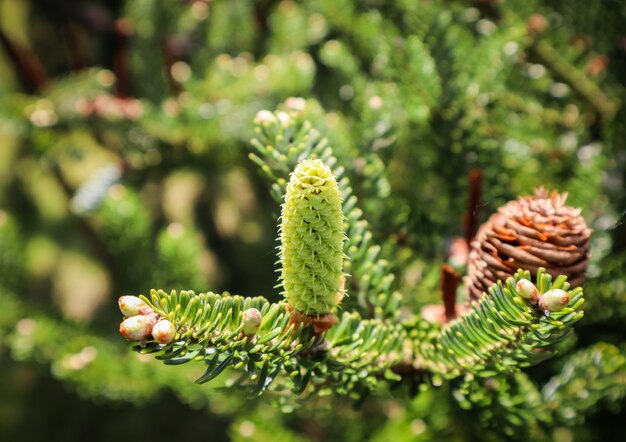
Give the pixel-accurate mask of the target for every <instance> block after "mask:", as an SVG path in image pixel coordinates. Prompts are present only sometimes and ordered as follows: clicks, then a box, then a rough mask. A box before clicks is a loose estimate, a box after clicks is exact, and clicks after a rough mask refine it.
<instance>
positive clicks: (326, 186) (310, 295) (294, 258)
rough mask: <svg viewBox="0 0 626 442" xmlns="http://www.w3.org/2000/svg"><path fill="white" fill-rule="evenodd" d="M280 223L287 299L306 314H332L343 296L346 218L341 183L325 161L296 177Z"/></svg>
mask: <svg viewBox="0 0 626 442" xmlns="http://www.w3.org/2000/svg"><path fill="white" fill-rule="evenodd" d="M281 219H282V225H281V229H280V241H281V253H280V258H281V264H282V282H283V287H284V289H285V291H284V292H283V294H284V295H285V297H286V298H287V301H288V302H289V304H290V305H291V306H292V307H293V308H294V309H295V310H297V311H300V312H302V313H304V314H307V315H317V316H319V315H324V314H328V313H333V312H334V311H335V309H336V307H337V304H339V301H340V300H341V297H342V294H343V293H342V292H343V288H342V287H341V279H342V276H343V271H342V267H343V259H344V254H343V241H344V233H343V223H344V217H343V212H342V211H341V194H340V193H339V188H338V187H337V180H336V179H335V176H334V175H333V174H332V172H331V170H330V168H329V167H328V166H326V165H325V164H324V163H323V162H322V161H321V160H317V159H314V160H312V159H309V160H305V161H302V162H301V163H300V164H298V166H297V167H296V170H295V171H294V172H292V174H291V177H290V180H289V184H287V193H286V195H285V202H284V203H283V208H282V216H281Z"/></svg>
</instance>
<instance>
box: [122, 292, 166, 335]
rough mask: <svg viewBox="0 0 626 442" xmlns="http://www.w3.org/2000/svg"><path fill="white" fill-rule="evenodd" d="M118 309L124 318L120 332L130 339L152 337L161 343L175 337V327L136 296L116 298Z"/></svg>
mask: <svg viewBox="0 0 626 442" xmlns="http://www.w3.org/2000/svg"><path fill="white" fill-rule="evenodd" d="M118 304H119V307H120V311H121V312H122V314H123V315H124V317H125V318H126V319H124V321H122V323H121V324H120V333H121V334H122V336H124V337H125V338H126V339H129V340H131V341H146V340H148V339H150V337H152V338H153V339H154V340H155V341H156V342H158V343H159V344H162V345H166V344H169V343H170V342H172V341H173V340H174V338H175V337H176V327H174V324H172V323H171V322H170V321H168V320H167V319H163V318H161V317H160V316H159V315H157V314H156V313H155V312H154V310H152V309H151V308H150V306H149V305H148V304H146V303H145V302H144V301H142V300H141V299H139V298H138V297H136V296H122V297H120V299H119V300H118Z"/></svg>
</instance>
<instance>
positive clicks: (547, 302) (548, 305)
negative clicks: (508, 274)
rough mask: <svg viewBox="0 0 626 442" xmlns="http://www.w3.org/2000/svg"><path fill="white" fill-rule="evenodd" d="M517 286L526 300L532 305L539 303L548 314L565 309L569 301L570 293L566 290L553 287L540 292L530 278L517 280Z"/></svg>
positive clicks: (519, 292)
mask: <svg viewBox="0 0 626 442" xmlns="http://www.w3.org/2000/svg"><path fill="white" fill-rule="evenodd" d="M515 288H516V289H517V293H518V294H519V295H520V296H521V297H522V298H524V299H525V300H526V302H528V303H529V304H532V305H539V307H540V308H541V310H543V311H544V312H545V313H546V314H549V313H550V312H558V311H560V310H563V309H564V308H565V307H567V304H568V303H569V295H568V294H567V292H566V291H565V290H561V289H551V290H548V291H547V292H545V293H543V294H540V293H539V290H538V289H537V287H536V286H535V284H533V283H532V282H531V281H529V280H528V279H520V280H519V281H517V283H516V284H515Z"/></svg>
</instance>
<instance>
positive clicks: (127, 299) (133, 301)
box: [117, 296, 153, 318]
mask: <svg viewBox="0 0 626 442" xmlns="http://www.w3.org/2000/svg"><path fill="white" fill-rule="evenodd" d="M117 303H118V305H119V306H120V311H121V312H122V314H123V315H124V316H126V317H127V318H130V317H133V316H137V315H147V314H150V313H153V311H152V309H151V308H150V306H149V305H148V304H146V303H145V302H143V301H142V300H141V299H139V298H138V297H136V296H121V297H120V299H118V301H117Z"/></svg>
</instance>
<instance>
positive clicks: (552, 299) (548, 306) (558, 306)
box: [539, 289, 569, 312]
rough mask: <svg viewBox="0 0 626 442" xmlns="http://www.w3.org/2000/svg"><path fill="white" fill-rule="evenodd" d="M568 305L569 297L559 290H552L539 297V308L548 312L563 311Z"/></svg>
mask: <svg viewBox="0 0 626 442" xmlns="http://www.w3.org/2000/svg"><path fill="white" fill-rule="evenodd" d="M568 303H569V295H568V294H567V292H566V291H564V290H561V289H552V290H548V291H547V292H545V293H544V294H543V295H541V297H539V306H540V307H541V308H542V309H543V310H545V311H548V312H558V311H559V310H563V309H564V308H565V307H566V306H567V304H568Z"/></svg>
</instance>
